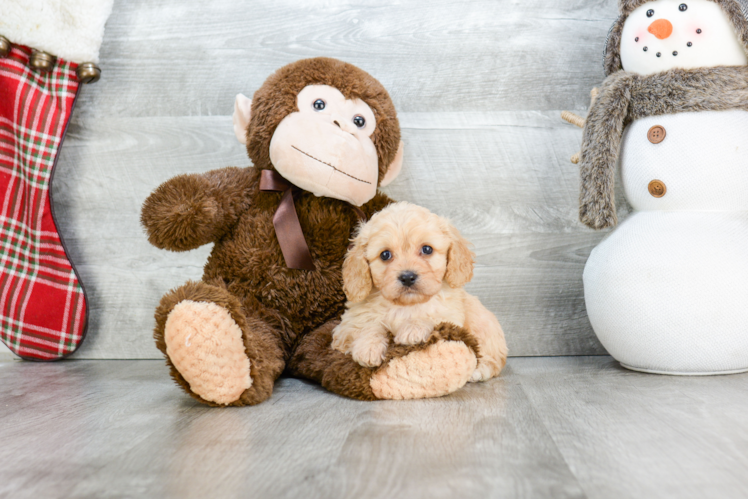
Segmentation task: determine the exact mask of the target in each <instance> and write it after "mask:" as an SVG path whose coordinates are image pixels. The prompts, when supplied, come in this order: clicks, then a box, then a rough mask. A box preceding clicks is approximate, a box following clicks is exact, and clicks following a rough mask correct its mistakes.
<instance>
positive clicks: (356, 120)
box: [353, 115, 366, 128]
mask: <svg viewBox="0 0 748 500" xmlns="http://www.w3.org/2000/svg"><path fill="white" fill-rule="evenodd" d="M353 124H354V125H356V126H357V127H358V128H364V125H366V120H365V119H364V117H363V116H361V115H356V116H354V117H353Z"/></svg>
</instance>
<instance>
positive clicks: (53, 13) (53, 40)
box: [0, 0, 113, 63]
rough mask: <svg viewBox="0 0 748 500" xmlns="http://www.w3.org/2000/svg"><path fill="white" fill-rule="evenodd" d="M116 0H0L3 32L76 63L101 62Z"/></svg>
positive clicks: (21, 41)
mask: <svg viewBox="0 0 748 500" xmlns="http://www.w3.org/2000/svg"><path fill="white" fill-rule="evenodd" d="M112 4H113V0H0V12H2V14H0V35H3V36H4V37H6V38H7V39H8V40H10V41H11V42H12V43H15V44H19V45H27V46H29V47H31V48H34V49H38V50H43V51H45V52H49V53H50V54H54V55H55V56H57V57H60V58H62V59H65V60H66V61H71V62H75V63H83V62H98V61H99V48H100V47H101V41H102V38H103V36H104V24H105V23H106V20H107V19H108V18H109V14H111V12H112Z"/></svg>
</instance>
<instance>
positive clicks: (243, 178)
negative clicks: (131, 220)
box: [140, 168, 248, 252]
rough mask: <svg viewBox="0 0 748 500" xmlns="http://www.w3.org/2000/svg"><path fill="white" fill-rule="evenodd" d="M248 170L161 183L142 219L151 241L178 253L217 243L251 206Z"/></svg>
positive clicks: (147, 200)
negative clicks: (247, 189)
mask: <svg viewBox="0 0 748 500" xmlns="http://www.w3.org/2000/svg"><path fill="white" fill-rule="evenodd" d="M245 170H247V169H238V168H224V169H220V170H214V171H211V172H207V173H205V174H191V175H179V176H177V177H174V178H172V179H170V180H168V181H166V182H164V183H163V184H161V185H160V186H159V187H158V188H157V189H156V190H155V191H154V192H153V193H152V194H151V195H150V196H149V197H148V199H146V200H145V203H144V204H143V209H142V212H141V216H140V221H141V223H142V224H143V227H145V229H146V232H147V234H148V241H150V242H151V244H153V245H154V246H156V247H158V248H163V249H166V250H172V251H177V252H180V251H186V250H192V249H194V248H197V247H200V246H202V245H205V244H207V243H210V242H212V241H216V240H217V239H218V238H220V237H221V236H222V235H223V234H225V232H226V231H227V230H228V229H229V228H230V227H231V226H232V225H233V224H234V223H235V222H236V221H237V219H238V216H239V214H240V213H241V211H242V209H243V208H244V207H245V205H246V203H247V196H246V187H247V184H248V182H247V177H248V176H247V174H246V173H245V172H244V171H245Z"/></svg>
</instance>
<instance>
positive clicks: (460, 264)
mask: <svg viewBox="0 0 748 500" xmlns="http://www.w3.org/2000/svg"><path fill="white" fill-rule="evenodd" d="M444 222H445V225H446V228H445V232H446V233H447V235H448V236H449V237H450V238H451V240H452V245H451V246H450V247H449V251H448V252H447V272H446V274H445V275H444V279H445V280H446V281H447V283H448V284H449V286H451V287H452V288H462V287H463V286H465V285H466V284H467V283H468V282H469V281H470V280H471V279H473V267H474V265H475V254H474V253H473V251H472V250H470V242H469V241H468V240H466V239H465V238H464V237H463V236H462V235H461V234H460V232H459V231H458V230H457V228H455V227H454V226H453V225H452V224H450V223H448V222H446V221H444Z"/></svg>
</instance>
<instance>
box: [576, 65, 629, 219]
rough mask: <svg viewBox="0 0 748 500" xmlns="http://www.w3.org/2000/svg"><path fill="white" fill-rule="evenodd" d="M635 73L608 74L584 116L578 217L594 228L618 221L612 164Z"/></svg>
mask: <svg viewBox="0 0 748 500" xmlns="http://www.w3.org/2000/svg"><path fill="white" fill-rule="evenodd" d="M634 78H635V75H633V74H631V73H625V72H620V73H616V74H613V75H611V76H610V77H608V79H607V80H605V82H604V83H603V85H602V88H601V89H600V92H599V95H598V97H597V99H595V102H594V103H593V105H592V107H591V108H590V112H589V114H588V115H587V120H586V121H585V126H584V134H583V136H582V152H581V155H580V161H579V166H580V175H581V193H580V196H579V220H581V221H582V222H583V223H584V224H586V225H587V226H589V227H591V228H593V229H604V228H606V227H611V226H615V225H616V224H617V223H618V218H617V216H616V206H615V167H616V162H617V160H618V150H619V148H620V145H621V137H622V135H623V127H624V123H625V120H626V116H627V114H628V107H629V102H630V100H631V85H632V83H633V81H634Z"/></svg>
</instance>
